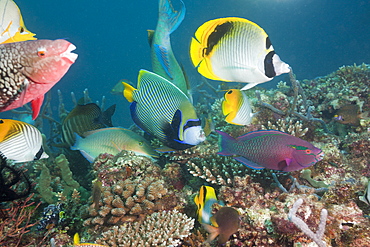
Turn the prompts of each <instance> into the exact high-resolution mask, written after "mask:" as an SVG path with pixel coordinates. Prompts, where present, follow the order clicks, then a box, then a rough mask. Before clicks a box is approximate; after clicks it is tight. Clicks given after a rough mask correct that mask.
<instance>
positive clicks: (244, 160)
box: [233, 156, 265, 170]
mask: <svg viewBox="0 0 370 247" xmlns="http://www.w3.org/2000/svg"><path fill="white" fill-rule="evenodd" d="M233 158H234V159H235V160H237V161H239V162H240V163H242V164H243V165H245V166H248V167H249V168H252V169H256V170H261V169H264V168H265V167H263V166H260V165H257V164H256V163H254V162H253V161H250V160H248V159H247V158H245V157H242V156H239V157H233Z"/></svg>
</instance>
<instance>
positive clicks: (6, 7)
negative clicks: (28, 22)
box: [0, 0, 36, 44]
mask: <svg viewBox="0 0 370 247" xmlns="http://www.w3.org/2000/svg"><path fill="white" fill-rule="evenodd" d="M0 18H1V20H0V44H4V43H12V42H19V41H26V40H36V38H35V37H33V36H35V34H34V33H31V32H30V31H28V30H27V29H26V26H25V25H24V22H23V18H22V14H21V11H20V10H19V8H18V6H17V4H15V2H14V1H12V0H0Z"/></svg>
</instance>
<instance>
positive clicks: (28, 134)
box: [0, 119, 49, 162]
mask: <svg viewBox="0 0 370 247" xmlns="http://www.w3.org/2000/svg"><path fill="white" fill-rule="evenodd" d="M0 130H1V131H0V152H1V153H3V154H4V156H5V157H6V158H7V159H10V160H14V161H15V162H28V161H32V160H39V159H45V158H48V157H49V156H48V155H47V154H46V153H45V152H44V148H43V147H42V135H41V132H40V131H39V130H38V129H37V128H36V127H35V126H33V125H30V124H28V123H25V122H21V121H17V120H12V119H0Z"/></svg>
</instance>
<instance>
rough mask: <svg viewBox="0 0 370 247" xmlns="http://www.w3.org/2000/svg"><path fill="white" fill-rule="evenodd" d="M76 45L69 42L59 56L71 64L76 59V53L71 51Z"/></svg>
mask: <svg viewBox="0 0 370 247" xmlns="http://www.w3.org/2000/svg"><path fill="white" fill-rule="evenodd" d="M75 49H76V46H75V45H74V44H71V43H70V44H69V45H68V47H67V50H66V51H65V52H63V53H61V54H60V57H62V58H63V59H64V60H65V61H66V62H68V63H70V64H72V63H74V62H75V61H76V59H77V57H78V55H77V54H76V53H73V52H71V51H73V50H75Z"/></svg>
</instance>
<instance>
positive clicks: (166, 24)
mask: <svg viewBox="0 0 370 247" xmlns="http://www.w3.org/2000/svg"><path fill="white" fill-rule="evenodd" d="M181 4H182V6H181V9H180V11H175V10H174V8H173V6H172V4H171V1H170V0H159V13H158V22H157V27H156V29H155V31H153V30H149V31H148V39H149V44H150V48H151V58H152V69H153V72H154V73H156V74H158V75H160V76H162V77H164V78H166V79H167V80H169V81H170V82H172V83H173V84H175V85H176V86H177V87H178V88H179V89H180V90H181V91H182V92H183V93H184V94H186V95H188V87H189V86H188V83H187V80H186V77H185V75H184V72H183V69H182V67H181V66H180V65H179V63H178V62H177V60H176V58H175V55H174V53H173V51H172V47H171V39H170V35H171V33H172V32H173V31H175V30H176V29H177V28H178V27H179V25H180V24H181V22H182V21H183V19H184V17H185V5H184V3H183V2H182V1H181Z"/></svg>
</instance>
